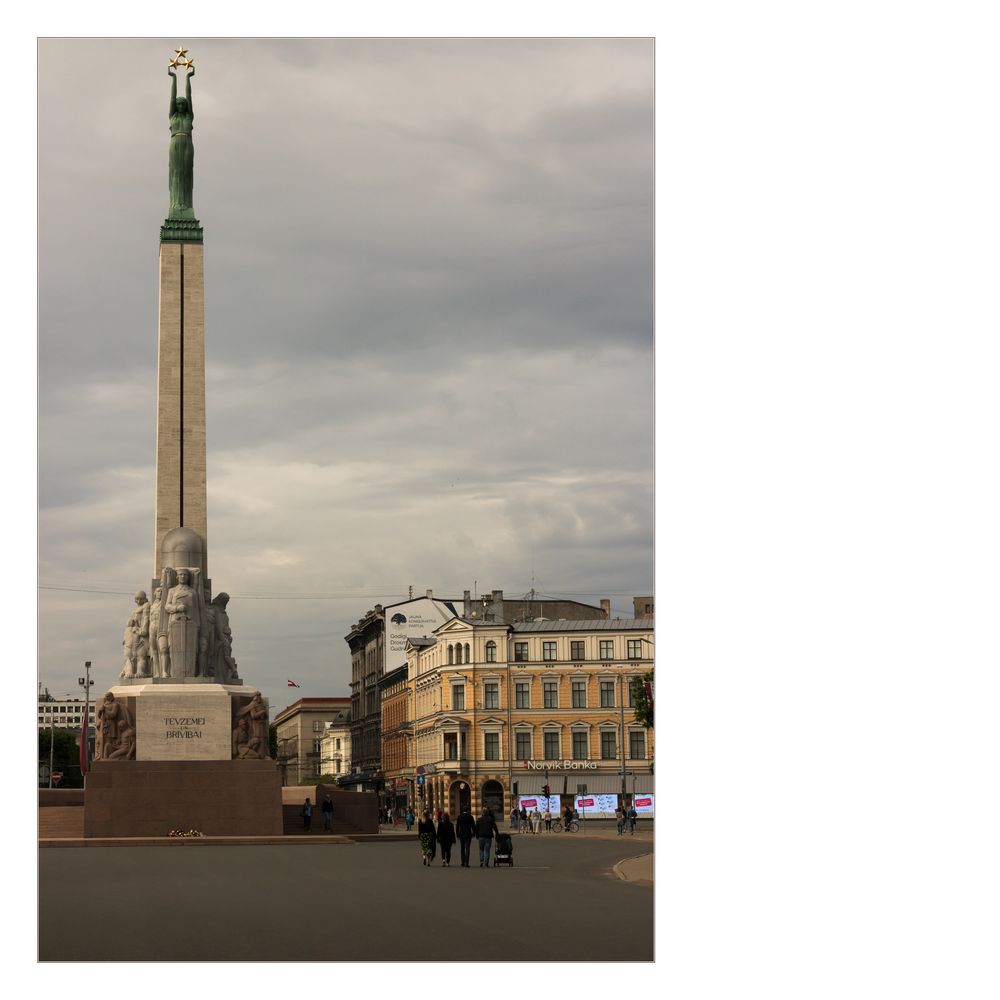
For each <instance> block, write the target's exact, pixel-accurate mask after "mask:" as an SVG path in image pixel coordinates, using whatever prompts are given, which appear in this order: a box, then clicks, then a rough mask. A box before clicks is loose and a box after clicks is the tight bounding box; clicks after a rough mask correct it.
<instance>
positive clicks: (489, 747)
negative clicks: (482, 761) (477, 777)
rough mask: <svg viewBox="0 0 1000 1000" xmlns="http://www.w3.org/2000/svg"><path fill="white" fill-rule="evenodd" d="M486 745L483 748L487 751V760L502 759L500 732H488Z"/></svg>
mask: <svg viewBox="0 0 1000 1000" xmlns="http://www.w3.org/2000/svg"><path fill="white" fill-rule="evenodd" d="M484 740H485V743H484V746H483V749H484V750H485V751H486V759H487V760H499V759H500V734H499V733H486V734H485V736H484Z"/></svg>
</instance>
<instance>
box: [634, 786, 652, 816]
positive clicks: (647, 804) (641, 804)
mask: <svg viewBox="0 0 1000 1000" xmlns="http://www.w3.org/2000/svg"><path fill="white" fill-rule="evenodd" d="M635 811H636V812H637V813H638V814H639V815H640V816H642V815H643V814H645V815H652V813H653V796H652V794H651V793H648V792H647V793H644V792H636V793H635Z"/></svg>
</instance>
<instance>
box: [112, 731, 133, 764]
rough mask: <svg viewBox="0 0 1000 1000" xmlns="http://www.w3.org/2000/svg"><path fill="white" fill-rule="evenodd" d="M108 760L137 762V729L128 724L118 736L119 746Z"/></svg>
mask: <svg viewBox="0 0 1000 1000" xmlns="http://www.w3.org/2000/svg"><path fill="white" fill-rule="evenodd" d="M106 759H107V760H135V727H134V726H130V725H128V724H126V725H125V726H124V727H123V728H122V730H121V731H120V732H119V734H118V746H117V747H116V748H115V749H114V750H113V751H112V752H111V753H110V754H109V755H108V757H107V758H106Z"/></svg>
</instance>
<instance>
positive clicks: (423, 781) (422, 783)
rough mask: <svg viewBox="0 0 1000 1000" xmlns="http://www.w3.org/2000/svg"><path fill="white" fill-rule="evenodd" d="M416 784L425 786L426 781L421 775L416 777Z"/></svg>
mask: <svg viewBox="0 0 1000 1000" xmlns="http://www.w3.org/2000/svg"><path fill="white" fill-rule="evenodd" d="M417 784H418V785H425V784H427V779H426V778H425V777H424V776H423V775H422V774H418V775H417Z"/></svg>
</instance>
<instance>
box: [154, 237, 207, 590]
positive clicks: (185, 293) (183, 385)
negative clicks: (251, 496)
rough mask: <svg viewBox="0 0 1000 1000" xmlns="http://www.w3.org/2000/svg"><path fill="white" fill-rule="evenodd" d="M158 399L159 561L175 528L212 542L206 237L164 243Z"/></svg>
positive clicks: (157, 570)
mask: <svg viewBox="0 0 1000 1000" xmlns="http://www.w3.org/2000/svg"><path fill="white" fill-rule="evenodd" d="M158 343H159V352H158V360H157V402H156V530H155V542H154V545H155V553H154V557H153V562H154V566H155V571H154V576H156V577H159V575H160V571H161V570H162V568H163V567H162V566H161V563H160V545H161V542H162V541H163V536H164V535H165V534H166V533H167V532H168V531H170V530H171V529H172V528H178V527H187V528H193V529H194V530H195V531H197V532H198V534H199V535H201V537H202V539H203V540H204V541H205V576H206V577H207V576H208V502H207V494H206V487H205V272H204V247H203V246H202V244H200V243H181V242H163V243H161V244H160V321H159V340H158Z"/></svg>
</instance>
